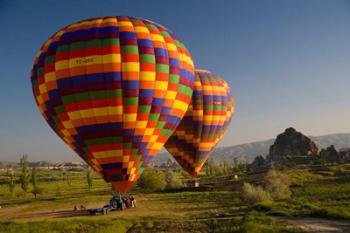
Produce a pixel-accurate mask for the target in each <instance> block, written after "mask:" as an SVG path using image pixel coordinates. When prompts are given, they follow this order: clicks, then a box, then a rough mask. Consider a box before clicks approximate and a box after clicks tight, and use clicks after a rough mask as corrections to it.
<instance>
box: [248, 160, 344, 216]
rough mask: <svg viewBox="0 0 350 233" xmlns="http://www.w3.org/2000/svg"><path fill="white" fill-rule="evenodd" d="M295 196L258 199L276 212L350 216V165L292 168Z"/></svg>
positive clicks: (265, 208)
mask: <svg viewBox="0 0 350 233" xmlns="http://www.w3.org/2000/svg"><path fill="white" fill-rule="evenodd" d="M287 173H288V175H289V177H290V178H291V181H292V186H291V189H292V192H293V195H292V197H291V198H289V199H287V200H283V201H277V202H265V203H258V204H257V205H255V206H254V207H253V208H254V209H256V210H259V211H264V212H266V213H268V214H272V215H286V216H310V217H320V218H328V219H350V166H349V165H335V166H313V167H303V168H296V169H292V170H289V171H288V172H287Z"/></svg>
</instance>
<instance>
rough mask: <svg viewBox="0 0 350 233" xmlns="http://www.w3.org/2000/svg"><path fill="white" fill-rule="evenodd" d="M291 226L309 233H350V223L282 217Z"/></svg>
mask: <svg viewBox="0 0 350 233" xmlns="http://www.w3.org/2000/svg"><path fill="white" fill-rule="evenodd" d="M279 219H280V220H282V221H286V222H287V223H289V224H291V226H295V227H298V228H300V229H302V230H304V231H305V232H307V233H333V232H342V233H350V221H345V220H326V219H321V218H301V217H281V218H279Z"/></svg>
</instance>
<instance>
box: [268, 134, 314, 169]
mask: <svg viewBox="0 0 350 233" xmlns="http://www.w3.org/2000/svg"><path fill="white" fill-rule="evenodd" d="M318 152H319V150H318V147H317V146H316V144H315V143H314V142H313V141H312V140H311V139H310V138H309V137H307V136H305V135H303V134H302V133H300V132H298V131H296V130H295V129H294V128H288V129H286V130H285V131H284V132H283V133H281V134H279V135H278V136H277V138H276V141H275V142H274V144H273V145H272V146H271V147H270V150H269V154H268V155H267V156H266V160H267V162H268V163H271V164H283V163H288V164H289V163H290V162H293V163H308V162H310V161H311V160H312V159H313V157H318Z"/></svg>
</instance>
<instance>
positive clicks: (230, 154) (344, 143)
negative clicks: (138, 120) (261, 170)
mask: <svg viewBox="0 0 350 233" xmlns="http://www.w3.org/2000/svg"><path fill="white" fill-rule="evenodd" d="M308 137H309V138H310V139H311V140H312V141H313V142H315V144H316V146H317V147H318V148H319V149H326V148H327V147H329V146H331V145H334V146H335V149H336V150H341V149H343V148H350V133H343V134H330V135H324V136H317V137H316V136H308ZM274 141H275V139H269V140H264V141H259V142H252V143H246V144H241V145H235V146H229V147H219V148H216V149H214V151H213V152H212V155H211V158H212V159H213V160H214V161H215V162H218V163H221V162H223V161H227V162H231V161H233V159H234V158H237V159H238V160H242V161H247V162H248V163H251V162H252V161H253V160H254V158H255V157H256V156H257V155H263V156H266V155H267V154H268V153H269V148H270V146H271V145H272V144H273V143H274ZM168 158H169V154H168V153H167V152H163V153H160V154H159V155H157V156H156V157H155V158H154V160H153V163H155V164H162V163H166V162H167V160H168Z"/></svg>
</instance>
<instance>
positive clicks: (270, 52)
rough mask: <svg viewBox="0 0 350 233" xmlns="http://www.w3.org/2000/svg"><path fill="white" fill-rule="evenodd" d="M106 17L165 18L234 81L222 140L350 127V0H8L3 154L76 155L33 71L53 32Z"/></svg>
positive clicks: (0, 18)
mask: <svg viewBox="0 0 350 233" xmlns="http://www.w3.org/2000/svg"><path fill="white" fill-rule="evenodd" d="M173 3H174V2H173ZM106 15H131V16H141V17H144V18H147V19H151V20H154V21H156V22H158V23H160V24H163V25H164V26H166V27H168V28H169V29H170V30H172V31H174V33H175V34H176V35H177V36H179V37H180V38H181V39H182V40H183V41H184V43H185V44H186V46H187V47H188V48H189V50H190V52H191V54H192V56H193V59H194V61H195V66H196V68H204V69H208V70H210V71H212V72H214V73H217V74H219V75H221V76H222V77H223V78H225V79H226V80H227V81H228V83H229V84H230V86H231V88H232V91H233V93H234V96H235V100H236V112H235V115H234V116H233V119H232V123H231V126H230V128H229V130H228V132H227V134H226V136H225V137H224V138H223V140H222V142H221V143H220V144H219V146H229V145H239V144H243V143H249V142H254V141H262V140H266V139H271V138H274V137H275V136H276V135H277V134H279V133H281V132H282V131H283V130H284V129H285V128H287V127H294V128H296V129H297V130H298V131H301V132H303V133H304V134H305V135H316V136H317V135H326V134H335V133H348V132H350V124H349V123H348V119H350V109H349V108H348V102H349V99H350V92H349V91H348V87H349V86H350V78H349V74H350V66H349V61H350V40H349V38H350V30H349V28H350V2H347V1H342V0H336V1H325V0H320V1H317V0H310V1H303V0H296V1H288V2H287V1H282V2H281V1H278V0H268V1H232V2H231V1H223V0H222V1H215V2H204V1H199V0H193V1H185V0H179V1H176V3H174V4H173V5H172V6H171V7H169V4H167V3H166V2H165V1H152V0H149V1H147V2H137V3H135V2H132V1H103V2H96V1H92V0H87V1H84V4H81V3H79V2H75V1H64V0H62V1H59V2H55V1H46V2H42V1H39V0H33V1H30V2H29V1H20V0H14V1H9V0H2V1H0V26H1V28H2V31H3V32H4V35H3V36H2V38H1V41H2V43H0V53H1V54H3V56H2V58H1V63H0V64H1V65H0V66H1V69H0V78H1V85H0V109H1V115H0V160H13V161H18V160H19V157H20V156H21V155H22V154H24V153H27V154H28V155H29V157H30V160H32V161H39V160H48V161H78V160H79V157H78V156H76V155H75V153H74V152H72V151H71V150H70V149H69V148H68V146H66V145H65V144H64V143H63V141H62V140H61V139H60V138H58V137H57V136H56V134H55V133H54V132H53V131H52V129H51V128H50V127H49V126H48V124H47V123H46V122H45V121H44V120H43V118H42V117H41V116H40V114H39V111H38V110H37V107H36V105H35V101H34V98H33V94H32V90H31V84H30V70H31V66H32V64H33V59H34V56H35V54H36V52H37V51H38V49H39V47H40V46H41V44H42V43H43V42H44V41H45V40H46V39H47V38H48V37H49V36H51V35H52V34H53V33H54V32H56V31H57V30H59V29H60V28H62V27H64V26H66V25H67V24H70V23H73V22H75V21H78V20H81V19H86V18H92V17H96V16H106ZM4 54H5V55H6V56H5V55H4ZM69 158H72V159H69Z"/></svg>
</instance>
